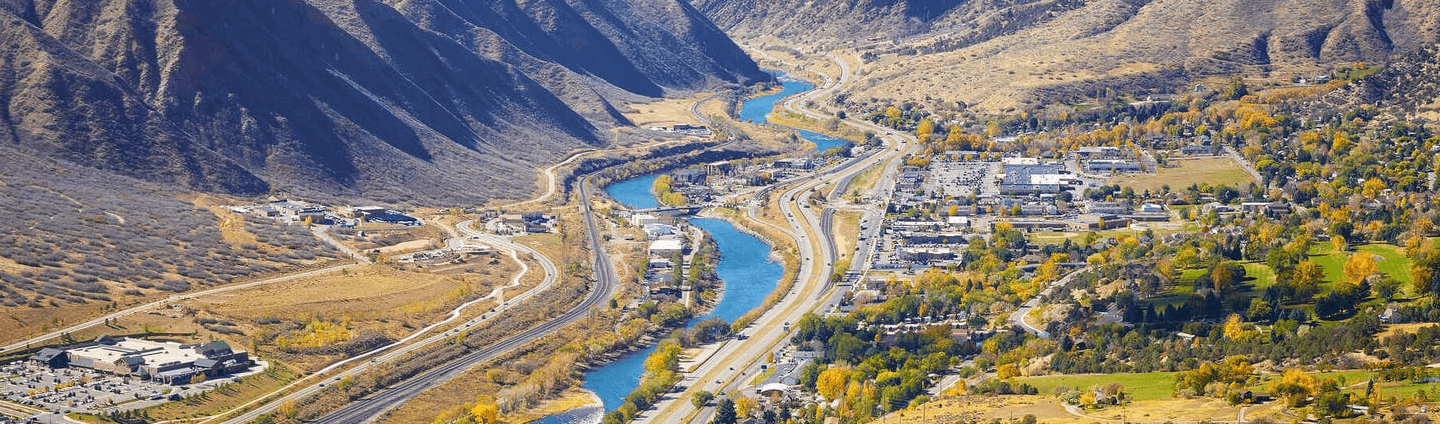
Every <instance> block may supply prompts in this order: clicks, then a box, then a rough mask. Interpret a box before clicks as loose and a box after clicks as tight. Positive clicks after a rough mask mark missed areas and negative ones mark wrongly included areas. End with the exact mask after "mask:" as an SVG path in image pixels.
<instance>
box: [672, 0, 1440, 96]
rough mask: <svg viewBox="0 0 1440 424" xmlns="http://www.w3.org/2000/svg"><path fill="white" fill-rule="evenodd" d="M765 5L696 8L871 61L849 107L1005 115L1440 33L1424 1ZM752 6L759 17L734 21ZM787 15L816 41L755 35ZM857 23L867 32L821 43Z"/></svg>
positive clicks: (1438, 12)
mask: <svg viewBox="0 0 1440 424" xmlns="http://www.w3.org/2000/svg"><path fill="white" fill-rule="evenodd" d="M761 3H762V2H753V1H746V0H703V1H701V2H699V3H698V4H699V5H700V7H701V9H702V10H705V11H707V13H710V14H711V16H712V17H713V18H714V19H715V20H716V21H717V22H718V23H720V24H721V25H722V27H723V28H726V29H727V30H728V31H730V32H731V33H732V35H734V36H736V37H737V38H739V39H742V40H747V41H750V42H753V43H769V44H777V43H788V44H789V45H791V46H794V47H798V48H801V49H802V50H805V49H819V50H825V49H831V48H844V49H850V50H853V51H854V52H855V53H856V54H858V55H860V56H861V57H863V58H864V59H865V60H866V62H867V63H865V65H864V67H863V69H864V73H863V75H862V76H861V77H860V79H859V81H858V84H857V86H856V88H854V89H853V90H851V91H850V93H849V94H850V96H849V97H848V102H849V104H848V106H849V107H851V108H852V109H854V108H859V109H863V108H864V107H863V105H865V104H868V103H872V102H871V100H870V99H871V98H875V99H876V100H878V101H879V102H880V103H885V102H890V101H916V102H921V103H925V104H933V105H935V106H936V107H942V108H951V107H954V106H955V105H956V102H963V103H964V106H972V107H976V108H978V109H980V110H982V111H987V112H1004V111H1006V110H1009V109H1010V108H1017V109H1023V108H1026V106H1036V105H1040V104H1045V103H1051V102H1078V101H1082V100H1083V99H1086V98H1092V97H1099V95H1103V94H1104V93H1105V90H1106V89H1107V88H1112V89H1118V90H1119V91H1120V92H1122V93H1133V94H1148V93H1154V94H1166V93H1177V92H1183V91H1186V90H1189V89H1191V88H1193V87H1194V86H1193V83H1194V82H1195V81H1201V80H1204V79H1205V78H1207V77H1214V76H1229V75H1237V74H1238V75H1245V76H1247V77H1250V78H1260V79H1271V80H1277V81H1279V80H1283V81H1289V80H1291V79H1292V78H1294V77H1296V76H1302V77H1312V76H1314V75H1316V74H1317V73H1322V74H1323V73H1328V71H1329V70H1331V69H1333V68H1335V67H1338V66H1346V65H1350V64H1352V63H1354V62H1367V63H1384V62H1387V61H1389V60H1392V59H1394V58H1395V57H1397V56H1398V55H1400V54H1404V53H1408V52H1410V51H1414V50H1415V49H1417V48H1419V47H1422V46H1425V45H1429V44H1433V43H1435V42H1436V40H1437V28H1440V6H1437V5H1436V4H1434V3H1433V2H1427V1H1421V0H1394V1H1373V0H1321V1H1298V0H1265V1H1242V0H1225V1H1217V2H1211V1H1196V0H1093V1H1087V2H1061V1H1023V0H1020V1H1009V2H999V1H997V2H979V1H977V2H954V3H955V4H953V5H950V6H948V8H945V6H944V4H945V3H944V2H941V3H938V5H937V4H931V5H930V6H929V7H930V8H931V9H934V8H937V7H938V8H942V9H944V12H943V13H933V12H935V11H934V10H931V11H930V12H929V13H928V14H922V15H920V16H916V14H915V12H914V11H913V10H911V9H909V8H907V7H908V6H907V4H909V3H908V2H901V3H895V2H891V3H887V4H882V5H876V4H871V5H872V6H876V7H873V8H870V9H866V10H860V11H852V12H845V13H840V12H833V10H843V9H845V8H847V7H852V6H856V4H854V3H853V2H850V3H844V2H835V1H814V2H805V3H803V4H802V3H800V2H795V1H780V2H769V3H766V4H761ZM842 3H843V4H842ZM872 3H884V2H878V1H877V2H872ZM767 4H768V5H767ZM927 4H928V3H927ZM742 5H743V6H742ZM864 5H865V4H860V5H859V6H864ZM881 6H883V7H881ZM749 8H753V9H754V10H755V11H754V12H753V13H744V12H742V10H745V9H749ZM784 8H792V9H798V11H795V12H792V13H790V14H787V15H785V16H790V18H786V19H788V21H786V22H788V23H789V24H791V26H790V27H788V28H789V31H792V32H800V31H806V30H807V28H809V29H814V31H813V34H812V35H810V36H808V37H797V38H795V40H793V41H792V40H788V39H786V38H785V37H784V36H783V35H781V36H779V37H772V36H770V34H769V33H767V32H765V31H764V30H763V26H765V25H774V24H775V23H776V22H777V19H782V18H779V17H777V16H780V15H777V14H776V13H773V12H774V11H776V10H779V9H784ZM810 11H814V12H815V13H809V12H810ZM827 11H829V12H827ZM732 13H739V15H734V16H732V15H729V14H732ZM926 16H929V18H926ZM827 19H828V20H827ZM857 19H858V20H857ZM857 22H865V23H869V24H873V26H872V27H871V28H872V29H871V30H869V31H853V30H851V31H845V32H842V33H835V34H832V33H830V32H829V31H828V28H847V27H852V29H853V27H855V26H856V25H859V24H857ZM896 22H901V23H903V24H899V23H896Z"/></svg>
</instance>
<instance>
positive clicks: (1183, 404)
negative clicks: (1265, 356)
mask: <svg viewBox="0 0 1440 424" xmlns="http://www.w3.org/2000/svg"><path fill="white" fill-rule="evenodd" d="M1244 409H1245V420H1246V422H1249V421H1250V420H1253V419H1256V418H1261V417H1269V418H1271V419H1275V420H1278V421H1277V422H1288V421H1289V420H1288V419H1285V417H1284V416H1283V415H1281V414H1280V410H1281V406H1280V404H1279V403H1278V402H1270V403H1266V404H1261V405H1250V406H1246V407H1245V408H1244ZM1240 410H1241V407H1238V406H1231V405H1229V404H1227V403H1226V402H1225V401H1223V400H1219V399H1165V400H1149V401H1139V402H1132V403H1130V404H1128V405H1123V406H1109V407H1105V408H1101V409H1090V410H1080V409H1078V408H1076V409H1075V413H1079V414H1082V415H1075V413H1072V412H1071V411H1067V410H1066V407H1065V406H1064V405H1061V404H1060V403H1059V402H1058V401H1056V400H1055V398H1054V397H1051V396H1047V395H1034V396H1024V395H1009V396H984V395H964V396H959V397H941V398H939V399H936V400H934V401H931V402H929V403H926V404H924V405H921V406H919V407H916V408H912V409H905V410H901V411H896V412H893V413H891V414H889V415H887V416H886V417H885V418H884V421H883V422H887V423H890V422H893V423H914V424H921V423H934V422H951V421H961V422H964V421H980V422H988V421H990V420H996V419H998V420H1001V421H1006V422H1008V421H1010V420H1019V419H1020V418H1022V417H1024V416H1025V415H1034V416H1035V418H1037V419H1038V420H1039V421H1040V422H1043V423H1075V422H1086V423H1091V422H1116V423H1119V422H1128V423H1148V424H1159V423H1164V422H1179V421H1201V420H1208V421H1214V422H1226V421H1228V422H1234V421H1235V419H1236V417H1237V416H1238V415H1239V413H1240Z"/></svg>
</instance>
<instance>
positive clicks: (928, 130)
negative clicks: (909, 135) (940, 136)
mask: <svg viewBox="0 0 1440 424" xmlns="http://www.w3.org/2000/svg"><path fill="white" fill-rule="evenodd" d="M934 134H935V123H934V122H932V121H930V118H925V119H921V120H920V125H919V126H916V127H915V138H917V139H919V140H920V142H921V143H924V142H927V141H930V136H931V135H934Z"/></svg>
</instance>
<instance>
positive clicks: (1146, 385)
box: [1016, 372, 1176, 400]
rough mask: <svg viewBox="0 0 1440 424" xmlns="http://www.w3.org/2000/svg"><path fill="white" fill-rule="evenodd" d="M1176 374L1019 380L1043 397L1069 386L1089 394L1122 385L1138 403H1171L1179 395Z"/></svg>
mask: <svg viewBox="0 0 1440 424" xmlns="http://www.w3.org/2000/svg"><path fill="white" fill-rule="evenodd" d="M1175 374H1176V373H1173V372H1150V373H1142V374H1132V373H1121V374H1083V375H1054V376H1043V377H1030V378H1021V379H1017V380H1016V382H1017V383H1026V384H1029V385H1031V386H1035V388H1037V389H1040V393H1041V394H1050V393H1054V392H1055V388H1056V387H1060V386H1067V387H1070V388H1072V389H1076V390H1081V391H1084V390H1087V389H1089V388H1092V387H1097V386H1104V385H1106V384H1110V383H1120V384H1122V385H1124V386H1125V390H1124V391H1125V393H1128V394H1130V396H1132V398H1133V399H1135V400H1156V399H1169V398H1171V397H1172V395H1173V394H1174V391H1175Z"/></svg>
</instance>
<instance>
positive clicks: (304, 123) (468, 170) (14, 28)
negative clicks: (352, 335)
mask: <svg viewBox="0 0 1440 424" xmlns="http://www.w3.org/2000/svg"><path fill="white" fill-rule="evenodd" d="M0 43H4V44H6V45H7V48H6V49H4V52H3V53H0V138H3V139H5V140H8V141H10V142H11V143H14V144H15V145H18V146H19V147H20V148H21V149H23V150H26V151H32V152H35V153H37V154H41V155H53V156H54V157H58V158H61V159H64V160H67V161H72V162H76V163H79V164H83V165H88V166H93V167H97V168H102V169H108V170H113V171H117V172H121V173H124V174H127V175H132V176H136V177H140V178H143V179H146V180H150V181H158V182H173V183H179V184H182V185H184V186H186V187H189V188H194V189H200V190H216V191H224V192H230V193H238V194H260V193H264V192H267V191H284V192H289V193H296V194H300V195H307V196H314V197H332V196H333V197H351V198H365V199H370V200H377V201H388V202H401V201H408V202H418V203H461V202H480V201H484V200H487V199H492V198H496V197H518V196H521V195H524V194H525V193H528V192H531V191H533V190H534V189H535V187H534V184H533V179H532V178H531V176H532V175H534V170H533V169H534V168H535V167H536V165H538V164H541V163H545V162H547V161H551V160H553V159H554V158H555V157H556V155H558V154H560V153H562V152H564V151H566V150H569V149H572V148H575V147H578V146H582V145H600V144H604V143H605V142H607V141H608V137H605V138H602V137H600V136H599V135H598V134H599V131H598V129H599V128H604V127H608V126H612V125H616V124H623V123H624V118H623V117H621V116H620V115H619V113H618V112H616V110H615V106H614V104H615V102H617V101H626V100H631V99H635V98H638V97H640V96H646V97H653V96H659V95H662V94H664V93H665V92H666V91H667V90H687V89H694V88H700V87H704V86H707V85H711V84H716V83H723V82H746V81H748V80H750V79H754V78H764V77H765V76H764V75H763V74H762V73H760V72H759V70H758V68H757V67H756V66H755V64H754V63H753V62H750V61H749V59H748V58H746V57H745V56H744V54H743V53H742V52H741V51H740V50H739V49H738V48H737V47H735V46H734V45H733V44H732V43H730V41H729V39H728V38H726V37H725V36H724V34H722V33H721V32H720V31H719V30H718V29H716V28H715V27H714V26H713V25H712V24H710V23H709V22H708V21H707V20H705V19H704V17H703V16H701V15H700V14H699V13H698V12H696V11H695V10H694V9H693V8H691V7H690V6H689V5H688V4H685V3H680V2H676V1H673V0H640V1H634V2H605V1H584V0H569V1H567V0H540V1H525V2H521V1H514V0H486V1H459V0H406V1H399V0H396V1H385V2H382V1H376V0H350V1H343V0H315V1H304V0H274V1H266V2H244V1H239V2H234V1H209V0H101V1H68V0H0Z"/></svg>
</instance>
